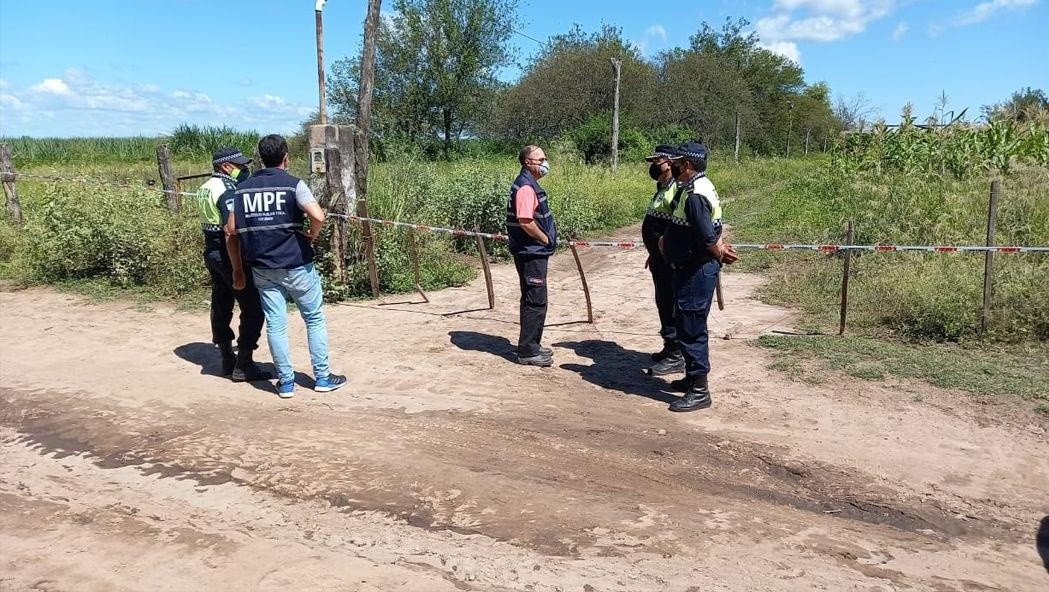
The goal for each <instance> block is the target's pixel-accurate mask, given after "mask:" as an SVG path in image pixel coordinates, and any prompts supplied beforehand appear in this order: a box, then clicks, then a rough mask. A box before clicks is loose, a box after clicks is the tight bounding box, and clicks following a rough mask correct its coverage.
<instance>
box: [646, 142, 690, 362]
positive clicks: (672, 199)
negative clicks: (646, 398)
mask: <svg viewBox="0 0 1049 592" xmlns="http://www.w3.org/2000/svg"><path fill="white" fill-rule="evenodd" d="M676 155H677V148H676V147H675V146H667V145H661V146H656V149H655V151H654V152H653V154H652V156H649V157H648V158H646V159H645V160H647V161H648V162H649V165H648V174H649V176H650V177H652V180H653V181H655V183H656V192H655V194H653V195H652V200H651V201H650V202H649V204H648V212H647V213H646V214H645V220H644V222H642V223H641V240H642V241H644V243H645V249H647V250H648V262H647V263H646V265H647V267H648V270H649V272H651V273H652V285H653V288H654V289H655V299H656V311H657V312H658V314H659V335H660V337H662V338H663V349H662V350H660V351H659V352H657V353H654V354H652V361H653V362H655V363H654V364H652V365H651V366H649V367H648V368H646V369H645V373H646V374H651V375H653V376H664V375H666V374H675V373H678V372H681V371H682V370H684V369H685V359H684V358H683V357H682V355H681V348H680V347H679V346H678V343H677V329H676V328H675V320H674V318H675V317H674V308H675V307H674V271H673V270H672V269H670V265H669V264H667V262H666V259H664V258H663V254H662V253H660V251H659V239H660V238H662V237H663V234H665V233H666V231H667V227H668V226H670V219H671V217H672V215H673V213H674V208H675V207H676V206H677V200H679V199H681V196H682V193H683V190H682V189H680V188H678V185H677V182H676V181H675V180H674V175H673V174H672V172H671V170H670V162H671V159H673V158H674V157H675V156H676Z"/></svg>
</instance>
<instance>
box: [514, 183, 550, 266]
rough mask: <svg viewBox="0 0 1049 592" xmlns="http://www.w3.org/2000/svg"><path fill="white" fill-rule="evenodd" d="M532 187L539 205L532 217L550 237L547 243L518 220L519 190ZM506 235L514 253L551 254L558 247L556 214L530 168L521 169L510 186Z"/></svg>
mask: <svg viewBox="0 0 1049 592" xmlns="http://www.w3.org/2000/svg"><path fill="white" fill-rule="evenodd" d="M525 186H528V187H531V188H532V190H533V191H535V195H536V198H538V201H539V205H538V206H537V207H536V209H535V213H534V214H533V216H532V219H533V220H535V223H536V225H538V226H539V230H542V231H543V232H544V233H545V234H546V236H547V237H548V238H549V239H550V243H549V244H547V245H543V244H540V243H539V241H537V240H535V239H534V238H532V237H531V236H529V235H528V233H527V232H525V231H524V229H523V228H521V223H520V222H518V221H517V190H518V189H520V188H521V187H525ZM506 237H507V239H508V241H507V242H508V243H509V246H510V252H511V253H513V254H514V255H536V256H550V255H553V254H554V250H555V249H556V248H557V224H555V223H554V215H553V213H552V212H550V205H549V204H548V203H547V201H546V191H543V188H542V187H540V186H539V183H538V182H537V181H536V180H535V177H534V176H533V175H532V173H531V172H530V171H529V170H528V169H524V168H522V169H521V173H520V174H519V175H517V179H516V180H514V184H513V185H512V186H511V187H510V201H509V202H508V203H507V205H506Z"/></svg>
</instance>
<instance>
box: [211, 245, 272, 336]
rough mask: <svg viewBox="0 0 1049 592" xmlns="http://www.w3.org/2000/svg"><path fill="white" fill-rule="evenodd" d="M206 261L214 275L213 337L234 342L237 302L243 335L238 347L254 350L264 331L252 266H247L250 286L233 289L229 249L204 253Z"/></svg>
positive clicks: (212, 302)
mask: <svg viewBox="0 0 1049 592" xmlns="http://www.w3.org/2000/svg"><path fill="white" fill-rule="evenodd" d="M204 264H205V265H206V266H207V268H208V273H210V274H211V340H212V341H213V342H214V343H223V342H227V341H233V337H234V336H233V330H232V329H230V322H232V321H233V303H234V302H236V303H237V304H238V305H240V330H239V331H238V333H239V334H240V337H239V338H238V339H237V346H238V347H240V349H242V350H247V351H252V350H254V349H255V348H257V347H258V346H259V335H261V334H262V322H263V320H264V318H265V317H264V315H263V314H262V304H261V302H260V301H259V293H258V291H256V290H255V280H254V279H253V278H252V275H253V274H252V273H251V270H250V269H245V272H246V273H245V275H246V276H247V278H248V285H247V286H245V287H244V289H243V290H234V289H233V265H232V264H231V263H230V260H229V254H227V253H226V251H225V250H208V251H205V252H204Z"/></svg>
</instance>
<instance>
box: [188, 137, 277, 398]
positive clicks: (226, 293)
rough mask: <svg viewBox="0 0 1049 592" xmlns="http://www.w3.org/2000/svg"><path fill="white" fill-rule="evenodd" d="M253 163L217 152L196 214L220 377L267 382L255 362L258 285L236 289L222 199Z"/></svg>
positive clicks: (230, 150)
mask: <svg viewBox="0 0 1049 592" xmlns="http://www.w3.org/2000/svg"><path fill="white" fill-rule="evenodd" d="M249 164H251V159H250V158H247V157H245V156H244V155H243V154H241V152H240V150H237V149H235V148H221V149H219V150H216V151H215V153H214V154H213V155H212V158H211V166H212V168H213V169H214V171H215V172H213V173H212V174H211V178H209V179H208V180H207V181H205V182H204V184H203V185H202V186H201V187H200V189H199V190H198V191H197V210H198V211H199V213H200V224H201V228H202V230H203V231H204V264H205V265H206V266H207V268H208V273H209V274H210V275H211V340H212V342H214V343H215V344H216V345H218V348H219V353H220V354H221V355H222V375H223V376H229V377H230V378H232V379H233V380H235V381H238V382H239V381H243V380H269V379H270V378H272V376H271V375H270V374H269V373H268V372H265V371H263V370H262V369H261V368H259V367H258V365H256V364H255V361H254V360H253V359H252V356H253V354H254V351H255V348H257V347H258V346H259V336H260V335H261V334H262V318H263V317H262V305H261V304H260V303H259V293H258V292H256V291H255V283H254V282H252V281H250V280H249V281H248V282H247V284H246V285H245V287H244V289H242V290H234V289H233V264H232V263H230V258H229V253H228V252H227V251H226V235H225V233H224V232H223V229H222V227H223V225H224V224H225V223H226V218H227V216H228V215H229V211H228V210H226V209H225V207H224V206H225V203H226V201H225V199H224V198H223V196H224V195H225V194H226V193H227V192H230V191H233V190H234V189H236V188H237V183H238V182H239V181H243V180H244V179H247V178H248V165H249ZM234 302H236V303H237V304H238V305H240V327H239V329H240V331H239V335H238V336H237V352H236V353H234V352H233V337H234V335H233V329H231V328H230V322H231V321H232V320H233V303H234Z"/></svg>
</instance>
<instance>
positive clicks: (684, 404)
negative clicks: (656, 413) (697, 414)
mask: <svg viewBox="0 0 1049 592" xmlns="http://www.w3.org/2000/svg"><path fill="white" fill-rule="evenodd" d="M686 380H691V382H692V385H691V386H690V388H689V389H688V392H687V393H685V396H684V397H681V398H680V399H678V400H676V401H674V402H673V403H671V404H670V410H671V411H678V412H683V411H699V410H700V409H706V408H708V407H710V405H711V404H712V403H711V400H710V389H709V388H708V387H707V375H706V374H701V375H699V376H696V377H695V378H692V379H688V378H686Z"/></svg>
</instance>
